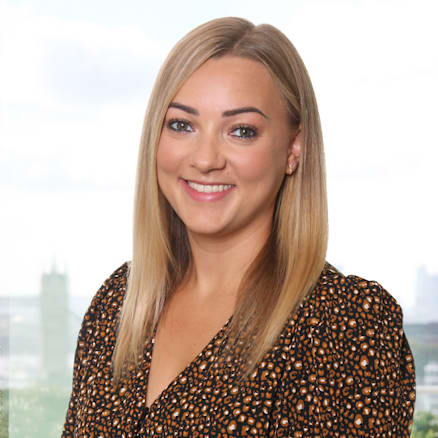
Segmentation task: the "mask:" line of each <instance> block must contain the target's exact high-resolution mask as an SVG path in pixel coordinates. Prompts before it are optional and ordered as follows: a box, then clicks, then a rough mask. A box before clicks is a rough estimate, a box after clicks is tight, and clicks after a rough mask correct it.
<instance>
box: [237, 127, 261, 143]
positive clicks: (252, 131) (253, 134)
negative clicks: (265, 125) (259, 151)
mask: <svg viewBox="0 0 438 438" xmlns="http://www.w3.org/2000/svg"><path fill="white" fill-rule="evenodd" d="M239 129H240V130H243V129H245V130H248V131H250V135H248V136H242V135H240V136H239V135H233V134H231V135H233V137H237V138H240V139H242V140H247V141H252V140H254V139H255V138H256V137H257V134H258V132H257V128H256V127H255V126H251V125H238V126H234V127H233V128H232V129H231V133H233V132H235V131H237V130H239Z"/></svg>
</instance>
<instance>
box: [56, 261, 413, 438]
mask: <svg viewBox="0 0 438 438" xmlns="http://www.w3.org/2000/svg"><path fill="white" fill-rule="evenodd" d="M127 268H128V264H127V263H125V264H124V265H123V266H121V267H120V268H119V269H118V270H116V271H115V272H114V273H113V274H112V275H111V277H109V279H108V280H106V281H105V283H104V284H103V286H102V287H101V288H100V289H99V291H98V292H97V294H96V295H95V297H94V298H93V301H92V303H91V305H90V307H89V309H88V311H87V313H86V315H85V317H84V320H83V323H82V327H81V331H80V333H79V338H78V344H77V349H76V355H75V362H74V372H73V389H72V395H71V399H70V403H69V406H68V410H67V416H66V421H65V425H64V430H63V434H62V437H63V438H67V437H76V438H79V437H96V438H97V437H99V438H100V437H101V438H106V437H123V438H130V437H131V438H133V437H146V436H147V437H149V436H152V437H153V436H155V437H169V436H170V437H232V436H235V437H313V438H315V437H344V438H347V437H356V436H357V437H361V436H362V437H397V438H403V437H409V435H410V428H411V426H412V417H413V412H414V403H415V368H414V361H413V357H412V354H411V351H410V348H409V344H408V342H407V339H406V336H405V334H404V332H403V327H402V311H401V308H400V306H399V305H398V304H397V302H396V301H395V299H394V298H393V297H392V296H391V295H390V294H389V293H388V292H386V291H385V290H384V289H383V288H382V287H381V286H380V285H379V284H378V283H376V282H371V281H366V280H363V279H361V278H359V277H356V276H348V277H345V276H343V275H342V274H341V273H340V272H338V271H337V270H336V269H335V268H333V267H332V266H331V265H329V264H326V267H325V269H324V271H323V272H322V274H321V276H320V279H319V281H318V284H317V285H316V287H315V288H314V289H313V291H312V292H311V293H310V294H309V295H308V296H307V297H306V299H305V300H304V302H303V303H302V304H301V306H300V307H299V309H298V310H297V312H295V313H293V314H291V316H290V318H289V319H288V320H287V321H286V322H285V325H284V328H283V331H282V332H281V334H280V336H279V338H278V340H277V342H276V343H275V344H274V345H273V346H272V347H271V349H270V350H269V351H268V352H267V353H266V354H265V356H264V358H263V360H262V361H261V362H260V363H259V365H258V367H257V368H256V369H255V371H254V372H253V373H252V374H251V375H250V376H249V377H248V378H247V379H246V380H245V381H243V382H241V383H239V382H238V381H237V378H236V374H237V371H238V369H239V362H238V360H235V359H234V358H232V357H229V358H227V360H226V361H225V363H224V364H222V365H221V366H218V363H217V361H216V357H217V356H218V355H219V354H220V351H221V347H222V346H223V344H224V340H225V339H226V328H227V326H228V324H229V321H228V322H227V324H225V326H224V327H223V328H222V329H221V330H220V331H219V332H218V333H217V334H216V335H215V336H214V338H213V339H212V340H211V341H210V342H209V344H208V345H207V346H206V347H205V348H204V350H203V351H202V352H201V353H200V354H199V355H198V356H197V357H196V358H195V359H194V360H193V362H192V363H191V364H190V365H189V366H188V367H187V368H186V369H185V370H183V371H182V372H181V373H180V374H179V375H178V376H177V377H176V378H175V379H174V380H173V381H172V382H171V383H170V384H169V386H168V387H167V388H166V389H165V390H164V391H163V393H162V394H161V395H160V397H159V398H158V399H157V400H155V401H154V403H153V404H152V405H151V406H150V408H149V409H148V408H147V407H146V389H147V380H148V374H149V367H150V362H151V357H152V351H153V342H149V343H148V344H147V345H145V350H144V354H143V356H142V357H141V362H140V365H139V367H138V368H137V369H133V368H132V369H131V370H130V374H129V376H128V377H126V378H125V379H124V380H123V381H122V384H121V386H120V387H119V388H118V389H117V390H116V391H115V390H113V388H112V371H111V357H112V353H113V350H114V345H115V339H116V336H115V334H116V324H117V320H118V316H119V312H120V308H121V305H122V302H123V297H124V293H125V290H126V276H127Z"/></svg>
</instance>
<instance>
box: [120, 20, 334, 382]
mask: <svg viewBox="0 0 438 438" xmlns="http://www.w3.org/2000/svg"><path fill="white" fill-rule="evenodd" d="M224 55H233V56H240V57H243V58H249V59H252V60H256V61H258V62H261V63H262V64H263V65H264V66H265V67H266V68H267V70H268V71H269V72H270V74H271V75H272V78H273V80H274V82H275V83H276V85H277V86H278V88H279V90H280V92H281V93H282V95H283V96H284V98H285V100H286V102H287V103H288V108H289V112H290V120H291V124H293V125H294V126H298V124H300V125H301V133H302V134H301V135H302V146H301V156H300V163H299V166H298V169H297V170H296V172H295V173H294V174H293V176H291V177H286V178H285V179H284V181H283V184H282V186H281V188H280V191H279V193H278V197H277V201H276V207H275V213H274V220H273V229H272V233H271V236H270V237H269V239H268V241H267V242H266V244H265V246H264V247H263V249H262V250H261V251H260V253H259V254H258V255H257V257H256V258H255V260H254V261H253V263H252V264H251V266H250V267H249V269H248V270H247V272H246V273H245V275H244V278H243V279H242V281H241V285H240V289H239V295H238V299H237V304H236V308H235V311H234V315H233V318H232V321H231V323H230V325H229V327H228V328H229V337H228V341H227V342H228V343H227V346H228V348H231V347H232V346H235V345H237V341H239V345H240V347H239V350H240V354H242V357H243V358H244V361H243V363H244V364H246V367H245V373H244V376H247V375H248V374H249V373H250V372H251V371H252V369H253V368H254V367H255V366H256V364H257V363H258V362H259V361H260V360H261V359H262V357H263V355H264V354H265V353H266V351H267V350H268V349H269V348H270V347H271V346H272V345H273V343H274V342H275V340H276V338H277V337H278V335H279V334H280V332H281V329H282V328H283V326H284V323H285V321H286V320H287V319H288V317H289V316H290V315H291V312H293V311H294V310H295V309H296V308H297V307H298V306H299V304H300V303H301V302H302V300H303V299H304V298H305V296H306V295H307V294H308V292H309V291H310V290H311V289H312V288H313V287H314V285H315V283H316V282H317V280H318V278H319V276H320V274H321V271H322V269H323V267H324V262H325V256H326V250H327V235H328V218H327V195H326V183H325V164H324V153H323V145H322V134H321V127H320V120H319V114H318V108H317V104H316V100H315V96H314V92H313V88H312V84H311V82H310V79H309V76H308V74H307V71H306V68H305V66H304V64H303V62H302V60H301V58H300V56H299V55H298V52H297V51H296V49H295V48H294V46H293V45H292V44H291V42H290V41H289V40H288V39H287V38H286V36H285V35H283V34H282V33H281V32H280V31H279V30H278V29H276V28H275V27H273V26H271V25H267V24H262V25H259V26H254V25H253V24H252V23H250V22H249V21H247V20H244V19H241V18H234V17H229V18H220V19H216V20H212V21H209V22H207V23H205V24H203V25H201V26H199V27H197V28H196V29H194V30H192V31H191V32H190V33H188V34H187V35H186V36H185V37H184V38H182V39H181V40H180V41H179V42H178V43H177V44H176V46H175V47H174V48H173V49H172V51H171V52H170V54H169V55H168V57H167V59H166V60H165V62H164V64H163V66H162V68H161V70H160V72H159V74H158V77H157V80H156V82H155V86H154V88H153V91H152V94H151V97H150V100H149V105H148V108H147V112H146V115H145V120H144V125H143V132H142V138H141V144H140V151H139V156H138V167H137V182H136V191H135V204H134V229H133V239H134V240H133V257H132V261H131V263H130V268H129V277H128V287H127V291H126V296H125V300H124V304H123V308H122V312H121V317H120V324H119V328H118V334H117V342H116V347H115V351H114V355H113V368H114V369H113V371H114V377H115V381H116V382H117V381H118V380H119V378H120V377H121V375H122V373H123V371H124V370H125V368H126V367H127V365H128V364H129V365H132V364H134V365H135V364H137V363H138V360H139V358H140V357H141V355H142V353H143V349H144V345H145V343H146V342H148V341H150V339H151V337H152V335H153V331H154V328H155V326H156V324H157V323H158V320H159V318H160V314H161V312H162V309H163V306H164V303H165V301H166V296H168V294H170V293H171V292H172V291H173V290H174V289H175V288H176V287H177V286H178V284H179V283H180V282H181V281H182V280H183V278H184V275H185V274H186V271H187V269H188V267H189V265H190V260H191V251H190V245H189V242H188V238H187V233H186V229H185V226H184V224H183V223H182V221H181V220H180V219H179V217H178V216H177V215H176V214H175V212H174V211H173V210H172V208H171V207H170V205H169V204H168V202H167V200H166V199H165V198H164V196H163V195H162V193H161V192H160V189H159V187H158V183H157V173H156V152H157V145H158V142H159V139H160V133H161V129H162V125H163V120H164V117H165V114H166V111H167V109H168V106H169V104H170V102H171V101H172V99H173V97H174V96H175V95H176V93H177V92H178V90H179V89H180V87H181V86H182V84H183V83H184V82H185V80H186V79H187V78H188V77H189V76H190V75H191V74H192V73H193V72H194V71H195V70H196V69H197V68H198V67H199V66H201V65H202V64H203V63H204V62H205V61H207V60H208V59H210V58H212V57H221V56H224Z"/></svg>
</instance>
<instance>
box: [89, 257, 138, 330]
mask: <svg viewBox="0 0 438 438" xmlns="http://www.w3.org/2000/svg"><path fill="white" fill-rule="evenodd" d="M129 266H130V263H129V262H125V263H123V265H121V266H120V267H119V268H117V269H116V270H115V271H114V272H113V273H112V274H111V275H110V276H109V277H108V278H107V279H106V280H105V281H104V282H103V284H102V286H101V287H100V288H99V290H98V291H97V292H96V293H95V295H94V296H93V299H92V300H91V304H90V305H89V307H88V310H87V311H86V313H85V315H84V318H83V321H82V327H81V335H82V336H83V337H89V336H90V335H91V333H92V331H93V328H95V327H96V325H97V323H98V321H99V320H105V321H108V322H110V321H112V320H115V319H117V316H118V312H119V311H120V308H121V306H122V304H123V299H124V296H125V292H126V287H127V283H128V274H129ZM87 335H88V336H87Z"/></svg>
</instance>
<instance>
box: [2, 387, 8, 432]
mask: <svg viewBox="0 0 438 438" xmlns="http://www.w3.org/2000/svg"><path fill="white" fill-rule="evenodd" d="M8 399H9V391H8V390H7V389H4V390H0V438H8V436H9V435H8V427H9V425H8V419H9V409H8V407H9V401H8Z"/></svg>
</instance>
